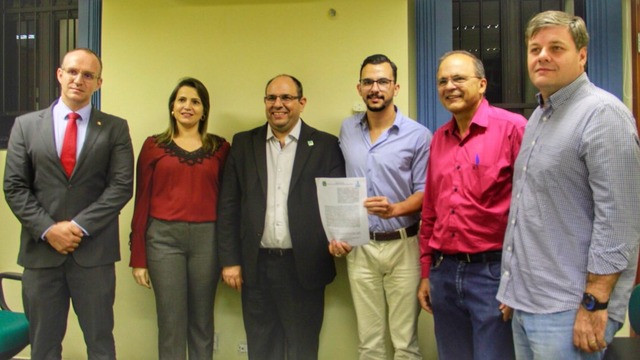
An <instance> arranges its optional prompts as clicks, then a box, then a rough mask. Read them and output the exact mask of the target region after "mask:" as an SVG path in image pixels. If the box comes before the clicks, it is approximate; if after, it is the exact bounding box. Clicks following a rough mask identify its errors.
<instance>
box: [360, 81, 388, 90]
mask: <svg viewBox="0 0 640 360" xmlns="http://www.w3.org/2000/svg"><path fill="white" fill-rule="evenodd" d="M381 81H382V82H389V83H388V84H382V83H380V82H381ZM369 82H370V84H369ZM395 82H396V81H395V80H394V79H387V78H380V79H378V80H373V79H360V81H359V83H360V86H362V87H363V88H366V89H369V88H372V87H373V85H374V84H378V87H379V88H380V89H388V88H389V87H390V86H391V84H393V83H395Z"/></svg>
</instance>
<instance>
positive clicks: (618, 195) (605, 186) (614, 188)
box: [580, 104, 640, 275]
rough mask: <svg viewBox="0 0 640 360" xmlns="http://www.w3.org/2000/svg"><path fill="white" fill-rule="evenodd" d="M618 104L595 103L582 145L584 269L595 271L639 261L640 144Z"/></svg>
mask: <svg viewBox="0 0 640 360" xmlns="http://www.w3.org/2000/svg"><path fill="white" fill-rule="evenodd" d="M622 107H623V105H622V104H620V105H619V106H615V104H612V105H604V106H600V107H598V108H597V109H596V110H595V111H594V113H593V114H592V116H591V117H590V118H589V119H587V121H588V125H587V127H586V128H585V132H584V134H583V145H582V147H581V149H580V156H581V157H582V158H583V159H584V161H585V163H586V166H587V169H588V181H589V186H590V188H591V191H592V194H593V195H592V196H593V206H594V212H593V215H594V220H593V230H592V235H591V243H590V247H589V260H588V271H589V272H590V273H593V274H596V275H607V274H614V273H619V272H621V271H622V270H624V269H626V268H627V267H628V266H629V263H630V262H632V261H636V260H637V259H634V258H633V254H634V250H635V248H636V247H637V246H638V241H639V239H640V222H639V221H638V219H637V216H638V213H640V181H639V180H638V179H640V147H639V141H638V134H637V132H636V129H635V121H634V119H633V117H632V116H631V114H630V113H629V112H628V111H627V109H626V108H624V109H622Z"/></svg>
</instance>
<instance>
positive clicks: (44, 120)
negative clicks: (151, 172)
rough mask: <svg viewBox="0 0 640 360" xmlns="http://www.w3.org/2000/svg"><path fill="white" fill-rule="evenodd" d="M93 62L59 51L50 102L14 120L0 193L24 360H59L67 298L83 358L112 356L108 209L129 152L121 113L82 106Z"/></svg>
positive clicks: (96, 67)
mask: <svg viewBox="0 0 640 360" xmlns="http://www.w3.org/2000/svg"><path fill="white" fill-rule="evenodd" d="M101 72H102V63H101V61H100V59H99V58H98V56H97V55H96V54H95V53H93V52H92V51H91V50H88V49H76V50H72V51H70V52H68V53H67V54H66V55H65V57H64V59H63V61H62V65H61V66H60V68H59V69H58V71H57V78H58V82H59V83H60V87H61V96H60V99H59V100H57V101H56V102H54V103H53V104H52V105H51V107H49V108H48V109H45V110H41V111H36V112H33V113H30V114H27V115H24V116H21V117H18V118H17V119H16V122H15V124H14V126H13V129H12V131H11V137H10V139H9V147H8V151H7V160H6V167H5V173H4V193H5V198H6V200H7V203H8V204H9V207H10V208H11V210H12V211H13V213H14V214H15V215H16V217H17V218H18V220H20V223H21V224H22V232H21V239H20V240H21V241H20V253H19V255H18V264H20V265H21V266H24V268H25V269H24V277H23V283H22V285H23V302H24V308H25V312H26V315H27V318H28V319H29V324H30V326H29V332H30V334H29V336H30V340H31V358H32V359H60V358H61V356H62V344H61V343H62V339H63V337H64V334H65V331H66V324H67V316H68V312H69V303H70V301H69V300H72V301H73V308H74V310H75V312H76V315H77V316H78V320H79V322H80V327H81V329H82V332H83V334H84V339H85V342H86V345H87V355H88V356H87V357H88V358H89V359H115V357H116V355H115V343H114V339H113V334H112V332H113V302H114V298H115V267H114V263H115V262H116V261H118V260H120V247H119V240H118V233H119V232H118V215H119V213H120V210H121V209H122V207H123V206H124V205H125V204H126V203H127V201H129V199H130V198H131V195H132V191H133V190H132V178H133V149H132V146H131V138H130V136H129V127H128V125H127V123H126V121H125V120H123V119H120V118H117V117H115V116H111V115H108V114H105V113H102V112H100V111H99V110H97V109H94V108H92V106H91V95H92V94H93V93H94V92H95V91H96V90H98V89H99V88H100V86H101V84H102V78H101V77H100V75H101Z"/></svg>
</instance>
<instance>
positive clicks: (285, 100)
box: [216, 75, 345, 360]
mask: <svg viewBox="0 0 640 360" xmlns="http://www.w3.org/2000/svg"><path fill="white" fill-rule="evenodd" d="M306 102H307V99H306V98H305V97H304V96H303V93H302V85H301V84H300V82H299V81H298V80H297V79H296V78H294V77H293V76H290V75H279V76H276V77H275V78H273V79H271V80H270V81H269V82H268V83H267V87H266V91H265V97H264V103H265V110H266V116H267V124H265V125H263V126H261V127H258V128H255V129H253V130H249V131H246V132H242V133H239V134H236V136H234V138H233V142H232V146H231V153H230V154H229V157H228V159H227V163H226V166H225V170H224V175H223V180H222V190H221V195H220V199H219V202H218V223H217V226H218V229H217V230H218V231H217V236H216V240H217V241H218V255H219V259H220V264H221V266H222V267H223V269H222V278H223V280H224V282H225V283H226V284H227V285H229V286H231V287H232V288H235V289H237V290H240V289H242V311H243V317H244V326H245V331H246V333H247V345H248V348H249V358H250V359H268V360H274V359H275V360H277V359H285V356H286V359H288V360H297V359H304V360H307V359H317V357H318V344H319V335H320V329H321V327H322V320H323V316H324V289H325V286H326V285H327V284H329V283H330V282H331V281H333V279H334V277H335V275H336V271H335V266H334V263H333V259H332V257H331V254H329V251H328V248H327V244H328V243H327V237H326V235H325V233H324V230H323V228H322V223H321V221H320V211H319V208H318V200H317V195H316V185H315V178H316V177H343V176H344V175H345V172H344V171H345V170H344V159H343V157H342V153H341V152H340V148H339V145H338V139H337V138H336V137H335V136H333V135H329V134H327V133H324V132H321V131H318V130H316V129H313V128H311V127H309V126H308V125H306V124H305V123H304V122H303V121H302V120H300V113H301V112H302V111H303V109H304V106H305V104H306Z"/></svg>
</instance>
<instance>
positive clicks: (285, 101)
mask: <svg viewBox="0 0 640 360" xmlns="http://www.w3.org/2000/svg"><path fill="white" fill-rule="evenodd" d="M278 99H280V102H282V103H283V104H289V103H290V102H292V101H293V100H298V99H300V96H293V95H287V94H285V95H267V96H265V97H264V102H266V103H269V104H273V103H275V102H276V101H277V100H278Z"/></svg>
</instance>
